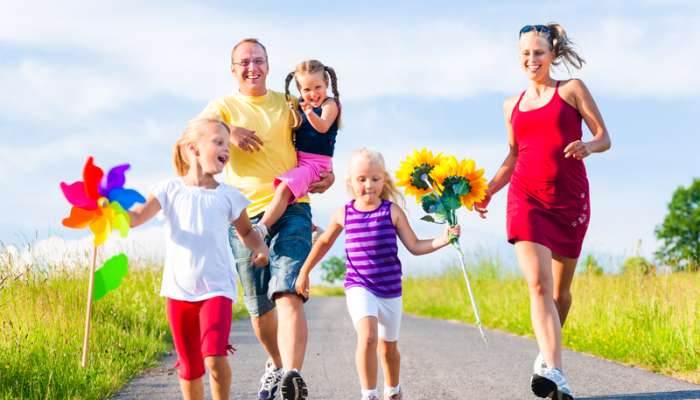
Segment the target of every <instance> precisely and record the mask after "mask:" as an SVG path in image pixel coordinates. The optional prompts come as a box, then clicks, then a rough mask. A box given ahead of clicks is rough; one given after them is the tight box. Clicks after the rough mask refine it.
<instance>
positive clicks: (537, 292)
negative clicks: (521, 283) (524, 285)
mask: <svg viewBox="0 0 700 400" xmlns="http://www.w3.org/2000/svg"><path fill="white" fill-rule="evenodd" d="M528 288H529V289H530V296H532V297H549V298H550V299H551V298H552V285H551V283H550V282H548V281H546V280H543V279H539V278H536V279H534V280H532V281H529V282H528Z"/></svg>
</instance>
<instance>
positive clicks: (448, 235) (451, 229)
mask: <svg viewBox="0 0 700 400" xmlns="http://www.w3.org/2000/svg"><path fill="white" fill-rule="evenodd" d="M460 232H461V229H460V226H459V224H457V225H455V226H446V227H445V232H444V233H443V235H442V237H443V239H444V240H445V243H450V242H451V241H452V239H458V238H459V234H460Z"/></svg>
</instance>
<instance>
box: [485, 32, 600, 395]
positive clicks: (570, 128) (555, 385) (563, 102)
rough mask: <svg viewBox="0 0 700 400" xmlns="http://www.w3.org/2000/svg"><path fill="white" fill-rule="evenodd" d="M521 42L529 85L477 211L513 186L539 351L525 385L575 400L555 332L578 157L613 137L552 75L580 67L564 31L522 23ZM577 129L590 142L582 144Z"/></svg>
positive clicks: (574, 253) (574, 83)
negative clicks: (504, 153) (553, 70)
mask: <svg viewBox="0 0 700 400" xmlns="http://www.w3.org/2000/svg"><path fill="white" fill-rule="evenodd" d="M518 37H519V46H520V66H521V68H522V69H523V72H524V73H525V75H526V77H527V78H528V80H529V81H530V82H529V86H528V88H527V89H526V90H524V91H523V92H522V93H521V94H520V95H519V96H514V97H512V98H510V99H508V100H506V101H505V103H504V104H503V114H504V116H505V123H506V130H507V132H508V143H509V145H510V152H509V154H508V156H507V157H506V159H505V161H504V162H503V165H501V167H500V168H499V170H498V172H496V175H495V176H494V177H493V179H492V180H491V182H490V183H489V188H488V191H487V193H486V195H487V196H486V199H485V200H484V201H482V202H479V203H477V204H476V209H477V211H478V212H479V213H481V216H482V217H484V216H485V215H486V211H487V210H486V207H487V205H488V203H489V201H490V199H491V197H492V196H494V195H495V194H496V193H497V192H498V191H499V190H500V189H501V188H503V187H504V186H505V185H506V184H510V186H509V188H508V209H507V216H506V219H507V230H508V241H509V242H510V243H513V244H514V245H515V254H516V256H517V258H518V263H519V264H520V267H521V268H522V270H523V274H524V275H525V279H526V280H527V284H528V287H529V291H530V311H531V315H532V325H533V328H534V331H535V336H536V337H537V344H538V346H539V350H540V353H539V355H538V356H537V357H536V358H535V362H534V366H533V375H532V379H531V382H530V386H531V388H532V391H533V392H534V394H535V395H537V396H539V397H552V398H557V399H568V400H572V399H573V394H572V392H571V389H570V388H569V385H568V384H567V382H566V379H565V378H564V374H563V372H562V370H563V366H562V357H561V347H562V345H561V328H562V325H563V324H564V321H565V320H566V316H567V314H568V313H569V308H570V307H571V292H570V288H571V283H572V281H573V278H574V272H575V270H576V263H577V260H578V257H579V254H580V253H581V246H582V244H583V239H584V237H585V235H586V230H587V229H588V221H589V220H590V215H591V210H590V195H589V191H588V178H587V176H586V167H585V165H584V162H583V159H584V158H586V157H588V156H589V155H591V154H593V153H600V152H603V151H606V150H608V149H609V148H610V137H609V135H608V131H607V129H606V128H605V123H604V122H603V117H602V116H601V114H600V111H598V107H597V106H596V103H595V101H594V100H593V96H591V93H590V92H589V91H588V88H586V86H585V85H584V83H583V82H582V81H581V80H579V79H568V80H561V81H558V80H555V79H554V78H552V77H551V75H550V71H551V68H552V66H553V65H554V66H556V65H558V64H560V63H562V62H563V63H564V65H565V66H567V68H568V67H569V66H573V67H574V68H581V66H582V65H583V62H584V61H583V59H582V58H581V57H580V56H579V55H578V54H577V53H576V52H575V51H574V49H573V47H572V43H571V41H569V39H568V38H567V35H566V32H565V31H564V28H563V27H562V26H561V25H559V24H555V23H550V24H546V25H525V26H524V27H523V28H522V29H520V32H519V34H518ZM582 121H585V122H586V125H587V126H588V128H589V130H590V131H591V133H592V134H593V138H592V139H591V140H588V141H583V137H582V130H581V122H582Z"/></svg>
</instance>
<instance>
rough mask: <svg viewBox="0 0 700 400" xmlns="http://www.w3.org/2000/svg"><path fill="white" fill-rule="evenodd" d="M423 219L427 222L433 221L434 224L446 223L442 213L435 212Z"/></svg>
mask: <svg viewBox="0 0 700 400" xmlns="http://www.w3.org/2000/svg"><path fill="white" fill-rule="evenodd" d="M421 219H422V220H423V221H427V222H432V223H434V224H444V223H445V221H446V220H445V217H444V216H442V215H438V214H435V216H432V215H424V216H423V218H421Z"/></svg>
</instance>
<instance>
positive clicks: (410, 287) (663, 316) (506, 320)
mask: <svg viewBox="0 0 700 400" xmlns="http://www.w3.org/2000/svg"><path fill="white" fill-rule="evenodd" d="M493 265H494V264H492V263H489V262H482V263H481V265H480V266H477V268H476V273H474V274H471V273H470V278H471V279H472V287H473V289H474V291H475V296H476V298H477V303H478V305H479V311H480V315H481V318H482V322H483V324H484V325H485V326H486V327H489V328H496V329H501V330H504V331H508V332H512V333H515V334H519V335H526V336H530V337H532V336H533V333H532V327H531V323H530V308H529V298H528V291H527V285H526V284H525V281H524V279H522V278H519V277H515V276H501V274H500V273H499V272H498V267H497V266H496V267H494V266H493ZM572 295H573V305H572V308H571V311H570V314H569V317H568V320H567V321H566V324H565V327H564V331H563V340H564V345H565V346H566V347H567V348H570V349H573V350H577V351H582V352H586V353H590V354H595V355H597V356H600V357H603V358H606V359H610V360H615V361H619V362H622V363H625V364H629V365H634V366H639V367H642V368H646V369H649V370H652V371H656V372H661V373H664V374H667V375H671V376H674V377H677V378H682V379H686V380H689V381H691V382H695V383H700V329H699V328H698V327H700V274H698V273H695V274H692V273H675V274H671V275H663V276H646V277H645V276H638V275H603V276H594V275H585V274H582V275H577V276H576V278H575V279H574V283H573V286H572ZM404 309H405V311H406V312H408V313H412V314H416V315H421V316H427V317H434V318H442V319H453V320H459V321H466V322H470V323H474V318H473V315H472V311H471V306H470V304H469V297H468V295H467V292H466V288H465V285H464V278H463V277H462V272H461V270H448V271H447V272H445V273H444V274H442V275H439V276H431V277H413V278H408V279H406V280H405V281H404Z"/></svg>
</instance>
